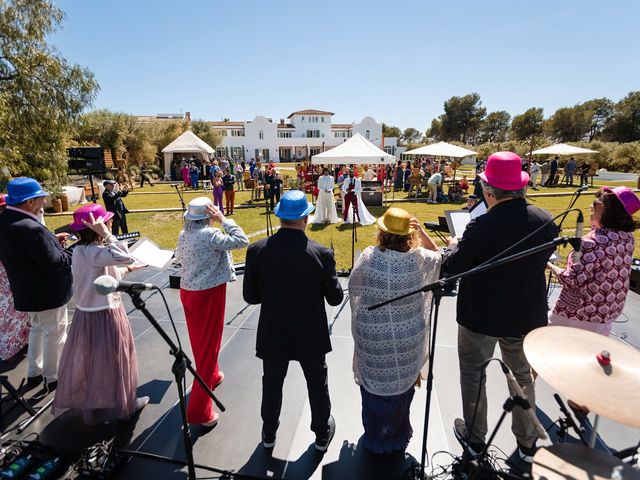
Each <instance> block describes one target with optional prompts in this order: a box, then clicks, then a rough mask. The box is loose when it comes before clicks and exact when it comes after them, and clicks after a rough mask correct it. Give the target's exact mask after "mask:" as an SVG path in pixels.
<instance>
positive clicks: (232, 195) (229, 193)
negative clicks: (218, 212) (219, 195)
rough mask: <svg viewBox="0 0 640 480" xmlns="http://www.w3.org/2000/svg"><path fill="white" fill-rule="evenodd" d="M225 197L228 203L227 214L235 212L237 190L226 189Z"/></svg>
mask: <svg viewBox="0 0 640 480" xmlns="http://www.w3.org/2000/svg"><path fill="white" fill-rule="evenodd" d="M224 199H225V200H226V203H227V214H232V213H233V203H234V202H235V199H236V192H235V190H225V191H224Z"/></svg>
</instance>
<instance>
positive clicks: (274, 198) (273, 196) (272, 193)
mask: <svg viewBox="0 0 640 480" xmlns="http://www.w3.org/2000/svg"><path fill="white" fill-rule="evenodd" d="M279 201H280V190H275V189H269V206H270V208H271V210H273V207H274V205H275V204H276V203H278V202H279Z"/></svg>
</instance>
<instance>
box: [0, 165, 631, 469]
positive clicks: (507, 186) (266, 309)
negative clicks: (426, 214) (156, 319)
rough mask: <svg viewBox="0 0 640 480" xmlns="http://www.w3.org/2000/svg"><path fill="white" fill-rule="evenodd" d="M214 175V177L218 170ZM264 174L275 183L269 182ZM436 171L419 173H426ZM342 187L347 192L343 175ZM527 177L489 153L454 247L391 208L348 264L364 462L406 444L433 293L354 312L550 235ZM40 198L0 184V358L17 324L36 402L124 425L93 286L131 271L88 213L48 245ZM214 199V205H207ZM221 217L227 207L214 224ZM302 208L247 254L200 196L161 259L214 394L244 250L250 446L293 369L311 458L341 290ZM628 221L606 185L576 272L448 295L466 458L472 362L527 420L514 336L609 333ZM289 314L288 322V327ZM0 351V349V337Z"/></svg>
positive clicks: (211, 415)
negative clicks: (45, 396)
mask: <svg viewBox="0 0 640 480" xmlns="http://www.w3.org/2000/svg"><path fill="white" fill-rule="evenodd" d="M218 168H219V169H220V170H222V166H219V167H218ZM250 168H251V165H249V171H250V175H253V172H255V171H256V169H258V171H262V166H260V168H259V167H258V165H254V166H253V170H250ZM434 168H437V167H435V166H434ZM396 169H397V167H396ZM264 171H265V172H266V173H267V175H272V176H274V175H275V178H277V172H276V173H275V174H274V172H273V168H271V172H269V171H268V170H267V169H266V168H265V169H264ZM384 171H385V177H384V178H383V181H385V180H386V179H387V178H393V179H394V182H395V177H393V173H394V172H393V170H392V171H391V172H389V173H391V175H387V169H386V167H385V168H384ZM396 171H397V170H396ZM367 172H369V169H367V170H365V172H364V173H367ZM221 173H223V172H220V171H216V173H215V174H214V176H213V178H214V179H218V180H220V179H221V182H222V183H221V184H220V183H219V182H218V185H215V184H214V188H217V187H222V188H223V189H224V188H225V185H226V183H225V182H230V181H231V179H229V178H227V180H226V181H225V177H228V176H229V175H230V173H229V169H228V167H227V173H226V174H225V175H222V176H221ZM330 173H331V172H329V171H326V172H325V175H327V176H328V175H330ZM334 173H335V174H339V173H340V172H339V171H336V172H334ZM442 173H443V172H440V171H433V170H432V171H431V172H430V177H434V176H436V175H439V174H440V175H441V174H442ZM372 174H374V173H373V172H371V173H367V175H368V176H371V175H372ZM374 175H375V174H374ZM403 175H404V174H403ZM342 176H343V177H344V174H343V175H342ZM347 176H348V177H349V178H353V176H352V173H351V172H349V174H348V175H347ZM363 176H364V174H363ZM233 177H234V180H235V175H233ZM403 181H404V176H403ZM530 181H531V177H530V175H529V173H527V172H525V171H523V170H522V160H521V159H520V157H518V156H517V155H516V154H514V153H511V152H498V153H495V154H493V155H491V156H490V157H489V158H488V159H487V161H486V163H485V164H484V165H483V166H481V168H479V171H478V175H477V185H475V186H476V188H479V189H480V191H481V194H482V196H483V198H484V200H485V202H486V203H487V205H488V211H487V213H485V214H484V215H481V216H478V217H476V218H475V219H473V220H472V221H471V222H470V223H469V224H468V226H467V228H466V230H465V232H464V234H463V236H462V238H460V239H454V238H452V239H449V240H448V245H447V247H446V248H445V249H443V250H440V249H438V248H437V246H436V244H435V242H434V241H433V239H431V238H430V237H429V235H428V233H427V232H426V231H425V230H424V228H423V227H422V222H421V221H419V220H418V219H417V218H414V217H412V216H411V215H410V214H409V213H408V212H406V211H404V210H402V209H400V208H389V209H387V211H386V212H385V214H384V215H383V216H382V217H381V218H379V219H378V220H377V222H376V224H377V229H378V235H377V241H376V245H374V246H371V247H368V248H366V249H365V250H364V252H362V254H361V255H360V256H359V258H358V260H357V262H356V264H355V265H354V267H353V270H352V272H351V275H350V279H349V284H348V287H349V293H350V304H351V316H352V321H351V328H352V334H353V339H354V356H353V374H354V379H355V382H356V384H357V385H358V386H359V388H360V393H361V397H362V424H363V427H364V436H363V438H362V445H363V446H364V447H365V448H366V449H367V450H369V451H371V452H374V453H378V454H384V453H391V452H397V451H404V450H405V449H406V448H407V446H408V443H409V439H410V438H411V435H412V426H411V424H410V421H409V411H410V406H411V402H412V398H413V395H414V391H415V388H416V385H419V384H420V381H421V379H423V378H424V374H423V372H424V369H425V363H426V361H427V358H428V354H429V334H428V332H429V326H430V304H431V294H430V293H421V294H418V295H414V296H411V297H407V298H405V299H404V300H402V301H399V302H395V303H392V304H389V305H387V306H385V307H382V308H380V309H377V310H374V311H369V310H368V308H367V307H369V306H370V305H372V304H376V303H379V302H382V301H385V300H389V299H390V298H392V297H395V296H398V295H401V294H403V293H407V292H409V291H412V290H414V289H415V288H416V286H418V285H424V284H427V283H431V282H434V281H436V280H437V279H439V278H441V277H442V276H451V275H456V274H458V273H461V272H464V271H467V270H469V269H471V268H473V267H474V266H477V265H480V264H482V263H484V262H486V261H489V260H490V259H492V258H493V257H495V256H497V255H500V254H501V252H503V251H504V250H505V249H507V248H509V247H511V246H512V245H514V244H515V243H516V242H518V241H519V240H521V239H523V238H524V237H526V236H528V235H530V234H533V235H532V236H531V237H530V238H528V240H527V241H525V242H523V243H522V244H520V245H519V246H518V248H517V249H516V250H515V251H518V250H524V249H526V248H530V247H532V246H536V245H539V244H541V243H544V242H548V241H550V240H552V239H553V238H555V237H556V236H557V235H558V228H557V226H556V225H555V224H554V223H553V221H552V219H551V216H550V215H549V213H548V212H546V211H544V210H542V209H540V208H538V207H535V206H532V205H529V204H527V202H526V200H525V193H526V189H527V187H528V185H529V183H530ZM474 183H475V182H474ZM468 188H469V185H468V184H467V189H468ZM223 191H225V192H226V191H227V190H223ZM465 191H466V190H465ZM477 191H478V190H477V189H476V192H477ZM437 193H438V191H437V189H436V195H437ZM46 195H47V193H46V192H44V191H43V190H42V188H41V187H40V185H39V184H38V182H36V181H35V180H33V179H27V178H19V179H15V180H13V181H12V182H10V183H9V185H8V196H7V197H6V198H5V199H4V203H6V207H4V208H5V211H4V212H2V213H1V214H0V260H1V262H2V264H3V265H4V268H5V269H6V276H4V275H2V271H0V281H2V282H4V285H3V286H2V289H3V291H5V290H6V283H7V281H8V284H9V287H10V288H9V290H10V292H11V294H12V297H13V307H12V308H7V304H6V303H5V304H2V305H0V306H3V309H2V310H0V313H1V314H2V315H3V317H2V318H0V321H1V322H8V323H11V324H12V325H14V322H15V328H14V329H13V330H12V332H13V333H12V334H11V335H10V338H11V340H10V342H11V343H12V345H10V346H9V348H7V347H6V346H4V345H3V346H2V348H1V349H0V352H3V354H7V355H11V354H13V352H14V351H16V349H19V348H21V346H22V345H23V344H24V341H25V338H24V337H25V334H26V330H27V328H28V325H27V322H28V323H29V325H30V333H29V347H28V364H29V370H28V382H27V383H28V385H37V384H39V383H41V382H44V385H45V388H46V389H47V390H49V391H53V390H56V395H55V399H54V411H55V412H56V413H57V412H61V411H67V410H72V411H79V412H80V413H81V414H82V416H83V418H84V420H85V421H86V422H88V423H93V422H96V421H104V420H105V419H110V418H121V419H126V418H130V417H131V416H132V415H133V414H134V413H135V412H136V411H137V410H139V409H141V408H142V407H144V405H146V403H147V402H148V398H146V397H142V398H138V397H137V396H136V387H137V367H136V361H135V358H136V353H135V346H134V342H133V338H132V335H131V329H130V326H129V323H128V319H127V316H126V312H125V310H124V308H123V305H122V301H121V298H120V294H119V293H117V292H115V293H112V294H110V295H108V296H99V295H97V294H96V293H95V291H94V289H93V286H92V284H93V280H94V279H95V278H96V277H98V276H100V275H104V274H109V275H112V276H114V277H116V278H121V277H122V276H123V275H125V274H126V273H128V272H131V271H132V270H135V269H137V268H141V267H142V265H139V264H137V263H136V262H135V261H134V259H133V258H132V256H131V255H130V254H129V252H128V250H127V246H126V244H125V243H123V242H118V241H117V240H116V239H115V237H114V236H113V233H112V227H113V221H114V215H113V214H112V213H111V212H108V211H106V210H105V209H104V208H103V207H102V206H100V205H95V204H91V205H86V206H83V207H81V208H80V209H78V210H76V211H75V212H74V217H73V218H74V222H73V224H72V225H71V228H72V229H73V230H74V231H75V232H76V233H77V235H78V236H79V238H80V240H79V242H78V244H77V246H76V247H75V249H74V250H73V253H71V252H69V250H68V249H65V243H66V240H67V238H66V235H64V234H61V235H57V236H56V235H54V234H52V233H50V232H49V231H48V230H47V229H46V228H45V227H44V226H43V225H42V223H41V222H40V220H39V218H38V213H39V212H41V210H42V205H43V201H44V197H45V196H46ZM215 197H216V195H215V191H214V198H215ZM220 202H221V199H220V197H219V196H218V198H217V200H216V203H220ZM232 208H233V207H232V206H231V208H229V205H227V211H228V212H229V213H232V211H233V210H232ZM229 210H230V211H229ZM313 210H314V206H313V204H310V203H309V202H308V200H307V197H306V195H305V194H304V192H302V191H300V190H291V191H288V192H287V193H285V194H284V195H283V196H282V197H281V198H280V200H279V201H278V202H277V204H276V205H275V206H274V213H275V215H276V216H277V217H278V218H279V220H280V229H279V230H278V231H277V232H276V233H275V234H274V235H273V236H271V237H269V238H266V239H263V240H259V241H256V242H254V243H252V244H251V245H249V240H248V238H247V235H246V234H245V233H244V231H243V230H242V228H241V227H240V226H238V225H237V224H236V223H235V222H234V221H233V220H231V219H229V218H227V217H226V216H225V214H224V213H223V208H222V205H219V206H217V205H215V204H214V202H213V201H212V199H211V198H209V197H198V198H196V199H194V200H192V201H191V202H190V203H189V206H188V209H187V211H186V212H185V215H184V226H183V229H182V231H181V232H180V235H179V238H178V244H177V247H176V258H177V260H178V261H179V262H180V264H181V265H182V271H181V288H180V299H181V302H182V306H183V309H184V312H185V317H186V322H187V327H188V332H189V339H190V342H191V347H192V351H193V355H194V358H195V364H196V368H197V371H198V373H199V374H200V375H201V376H202V378H203V379H204V380H205V382H207V384H208V385H209V386H210V388H212V389H214V388H215V387H216V386H218V385H219V384H220V383H221V382H222V381H223V380H224V374H223V372H222V371H221V369H220V366H219V363H218V355H219V351H220V344H221V339H222V332H223V325H224V311H225V301H226V285H227V283H228V282H230V281H233V280H235V278H236V276H235V270H234V264H233V259H232V256H231V250H233V249H240V248H244V247H247V246H248V249H247V255H246V264H245V273H244V277H243V297H244V299H245V301H246V302H247V303H249V304H261V309H260V318H259V323H258V330H257V338H256V355H257V356H258V358H260V359H261V360H262V365H263V373H262V403H261V417H262V422H263V423H262V443H263V446H264V447H265V448H267V449H270V448H273V447H274V445H275V443H276V439H277V431H278V426H279V417H280V414H281V409H282V395H283V394H282V387H283V382H284V379H285V377H286V375H287V371H288V366H289V363H290V362H291V361H294V362H298V363H299V364H300V365H301V367H302V370H303V372H304V376H305V380H306V383H307V388H308V395H309V401H310V406H311V430H312V431H313V432H314V433H315V438H316V440H315V448H316V449H317V450H319V451H321V452H322V451H326V450H327V448H328V446H329V444H330V442H331V440H332V438H333V436H334V435H335V429H336V424H335V420H334V418H333V416H332V415H331V400H330V395H329V387H328V369H327V363H326V355H327V354H328V353H329V352H330V351H331V340H330V334H329V330H328V328H327V316H326V310H325V303H328V304H329V305H334V306H335V305H339V304H340V303H341V302H342V301H343V299H344V293H343V288H342V286H341V285H340V283H339V282H338V278H337V275H336V268H335V258H334V254H333V251H332V250H330V249H328V248H326V247H324V246H322V245H320V244H318V243H316V242H314V241H313V240H311V239H309V238H308V237H307V236H306V233H305V230H306V227H307V224H308V223H309V216H310V214H311V213H312V212H313ZM638 210H640V199H639V198H638V197H637V196H636V194H635V193H634V192H633V191H632V190H631V189H629V188H627V187H617V188H607V187H604V188H602V189H601V190H600V191H599V192H598V193H597V194H596V196H595V199H594V202H593V205H592V207H591V216H590V223H591V230H590V232H589V233H587V234H586V235H585V236H584V237H583V239H582V255H581V256H580V257H579V258H576V257H575V256H574V255H573V254H571V255H570V256H569V258H568V261H567V264H566V266H565V267H564V268H560V267H557V266H555V265H552V264H549V263H548V259H549V256H550V254H551V251H547V252H541V253H538V254H535V255H531V256H529V257H526V258H524V259H521V260H520V261H518V262H514V263H511V264H507V265H504V266H501V267H500V268H497V269H494V270H488V271H485V272H483V273H479V274H476V275H474V276H472V277H469V278H466V279H464V280H462V281H461V282H460V285H459V290H458V291H459V293H458V299H457V312H456V320H457V323H458V358H459V366H460V385H461V392H462V417H463V418H460V419H456V421H455V423H454V429H455V434H456V436H457V438H458V439H459V441H460V442H461V443H462V444H463V446H464V448H465V449H466V450H467V451H468V452H469V453H471V454H472V455H474V454H479V453H480V452H481V451H482V450H483V449H484V446H485V444H484V442H485V440H486V435H487V431H488V426H487V410H488V406H487V400H486V394H485V388H484V386H485V380H486V377H485V375H483V365H484V364H485V363H486V362H487V361H488V360H489V359H490V358H491V357H492V356H493V354H494V350H495V347H496V346H499V347H500V351H501V355H502V359H503V361H504V362H505V364H506V365H507V366H508V367H509V368H510V369H511V370H512V372H513V374H514V376H515V378H516V380H517V381H518V383H519V384H520V386H521V387H522V389H523V391H524V393H525V395H526V397H527V399H528V401H529V403H530V404H532V406H534V408H535V388H534V382H533V377H532V371H531V367H530V365H529V363H528V361H527V358H526V356H525V354H524V350H523V340H524V337H525V335H527V333H529V332H530V331H531V330H533V329H535V328H538V327H541V326H544V325H548V324H551V325H568V326H572V327H575V328H584V329H588V330H591V331H594V332H597V333H599V334H602V335H609V333H610V332H611V324H612V322H613V321H614V320H616V318H617V317H618V316H619V315H620V314H621V312H622V309H623V306H624V303H625V299H626V296H627V292H628V289H629V276H630V271H631V262H632V256H633V250H634V239H633V232H634V230H635V229H636V227H637V223H636V222H635V220H634V218H633V215H634V214H635V213H636V212H637V211H638ZM534 232H535V233H534ZM547 268H548V269H550V270H552V272H553V273H554V274H555V275H556V277H557V278H558V281H559V282H560V284H561V285H562V291H561V293H560V297H559V299H558V300H557V302H556V304H555V306H554V307H553V309H552V310H551V311H549V307H548V304H547V294H546V285H545V270H546V269H547ZM35 278H37V279H38V281H37V282H36V281H34V279H35ZM72 294H73V295H74V296H75V301H76V309H75V312H74V315H73V320H72V323H71V327H69V322H68V320H67V319H68V315H67V303H68V301H69V299H70V298H71V295H72ZM479 307H480V308H479ZM13 309H15V310H13ZM302 311H304V312H305V314H304V315H303V316H301V315H300V314H299V312H302ZM8 319H9V320H8ZM1 338H2V339H3V341H4V339H5V337H4V336H3V337H1ZM14 339H15V340H14ZM292 339H295V340H292ZM14 341H15V345H14V344H13V342H14ZM5 352H6V353H5ZM60 355H61V359H60V362H58V357H59V356H60ZM58 365H60V368H58ZM575 408H580V406H579V405H577V406H575ZM187 416H188V420H189V422H190V423H194V424H201V425H203V426H205V427H209V428H211V427H213V426H215V425H216V423H217V420H218V413H217V412H216V411H215V410H214V408H213V402H212V400H211V398H210V397H209V395H208V394H207V393H206V391H205V390H204V389H203V388H201V387H200V385H199V384H198V383H197V382H196V383H194V385H193V390H192V394H191V396H190V398H189V404H188V410H187ZM512 421H513V432H514V435H515V437H516V441H517V446H518V452H519V454H520V457H521V458H522V459H523V460H524V461H527V462H531V461H532V459H533V455H534V454H535V451H536V439H537V434H536V431H535V429H534V427H533V426H532V425H531V424H530V422H529V421H528V419H527V417H526V415H525V412H524V411H523V410H522V409H521V408H520V407H518V406H516V407H515V408H514V410H513V415H512Z"/></svg>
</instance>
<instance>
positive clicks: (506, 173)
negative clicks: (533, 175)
mask: <svg viewBox="0 0 640 480" xmlns="http://www.w3.org/2000/svg"><path fill="white" fill-rule="evenodd" d="M480 178H481V179H482V180H484V181H485V182H487V183H488V184H489V185H491V186H492V187H495V188H499V189H500V190H520V189H521V188H524V187H526V186H527V184H528V183H529V174H528V173H527V172H523V171H522V159H521V158H520V157H519V156H518V155H516V154H515V153H513V152H496V153H494V154H493V155H491V156H489V158H488V159H487V166H486V168H485V170H484V172H482V173H481V174H480Z"/></svg>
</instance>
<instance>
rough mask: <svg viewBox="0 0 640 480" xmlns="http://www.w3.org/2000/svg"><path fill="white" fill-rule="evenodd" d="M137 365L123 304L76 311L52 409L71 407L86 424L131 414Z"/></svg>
mask: <svg viewBox="0 0 640 480" xmlns="http://www.w3.org/2000/svg"><path fill="white" fill-rule="evenodd" d="M137 388H138V364H137V359H136V349H135V343H134V340H133V334H132V333H131V326H130V325H129V319H128V318H127V313H126V311H125V309H124V306H123V305H120V307H119V308H115V309H109V310H100V311H98V312H84V311H81V310H76V311H75V313H74V315H73V321H72V324H71V328H70V329H69V334H68V337H67V341H66V343H65V346H64V350H63V351H62V357H61V358H60V367H59V369H58V387H57V389H56V395H55V399H54V401H53V413H54V415H59V414H60V413H62V412H63V411H66V410H72V411H74V412H75V413H80V414H81V415H82V418H83V420H84V422H85V423H86V424H95V423H100V422H106V421H109V420H115V419H124V418H127V417H130V416H131V415H132V414H133V413H134V412H135V410H136V389H137Z"/></svg>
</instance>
